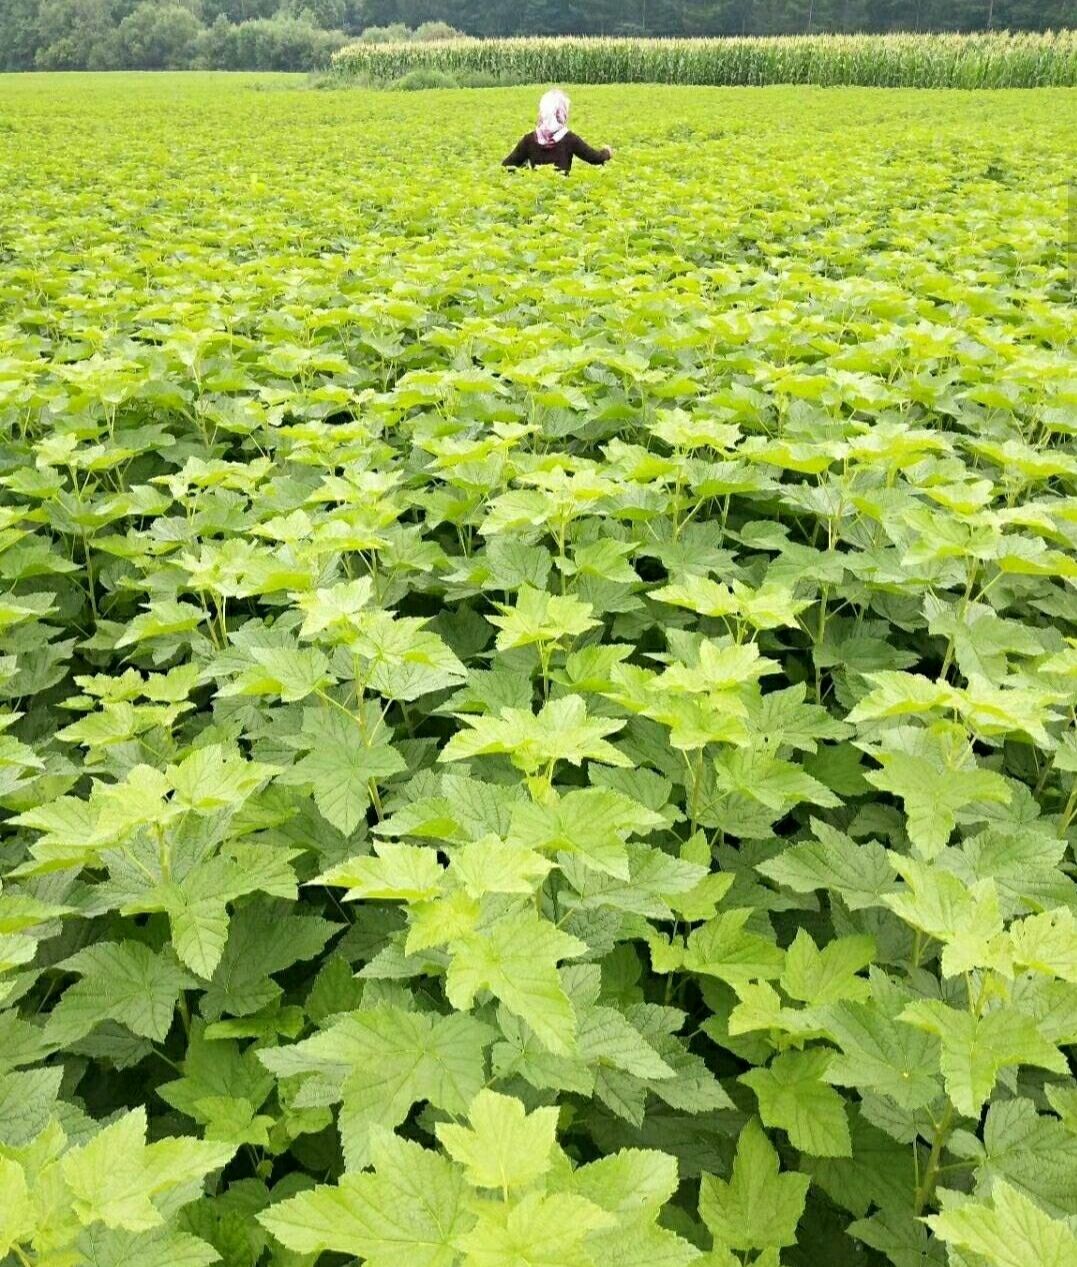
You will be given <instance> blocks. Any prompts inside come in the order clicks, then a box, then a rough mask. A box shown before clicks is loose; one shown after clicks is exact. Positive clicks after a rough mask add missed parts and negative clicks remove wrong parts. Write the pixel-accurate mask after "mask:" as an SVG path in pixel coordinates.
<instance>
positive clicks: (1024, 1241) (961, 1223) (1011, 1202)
mask: <svg viewBox="0 0 1077 1267" xmlns="http://www.w3.org/2000/svg"><path fill="white" fill-rule="evenodd" d="M927 1223H928V1226H929V1227H930V1228H931V1230H932V1231H933V1232H934V1233H935V1235H936V1236H937V1237H939V1238H940V1239H941V1240H943V1241H945V1242H946V1243H947V1244H948V1245H954V1246H956V1247H957V1248H958V1249H960V1250H964V1251H968V1252H969V1253H973V1254H980V1255H982V1256H983V1257H984V1258H985V1259H986V1260H987V1262H989V1263H990V1264H991V1267H1028V1264H1029V1263H1036V1264H1037V1265H1038V1267H1069V1264H1071V1263H1072V1262H1074V1260H1075V1259H1077V1233H1075V1232H1074V1231H1073V1229H1072V1228H1071V1227H1070V1226H1069V1225H1068V1224H1067V1223H1065V1222H1063V1221H1062V1220H1061V1219H1053V1218H1051V1216H1050V1215H1049V1214H1045V1213H1044V1211H1043V1210H1041V1209H1040V1208H1039V1206H1037V1205H1036V1204H1035V1203H1034V1202H1032V1201H1030V1200H1029V1199H1028V1197H1026V1196H1023V1195H1022V1194H1021V1193H1020V1192H1018V1191H1017V1189H1016V1188H1013V1187H1011V1186H1010V1185H1009V1184H1008V1183H1005V1182H1004V1181H1002V1180H999V1181H998V1182H997V1183H995V1184H994V1185H993V1187H992V1189H991V1201H990V1202H989V1203H986V1202H977V1201H967V1202H964V1203H963V1204H960V1205H957V1204H955V1205H954V1206H953V1207H952V1208H948V1209H945V1210H943V1212H942V1213H941V1214H936V1215H933V1216H932V1217H930V1218H928V1220H927Z"/></svg>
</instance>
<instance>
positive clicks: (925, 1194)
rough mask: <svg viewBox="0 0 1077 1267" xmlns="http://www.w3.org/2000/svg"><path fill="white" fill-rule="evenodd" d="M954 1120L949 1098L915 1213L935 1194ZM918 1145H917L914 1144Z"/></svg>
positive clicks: (916, 1198) (918, 1196)
mask: <svg viewBox="0 0 1077 1267" xmlns="http://www.w3.org/2000/svg"><path fill="white" fill-rule="evenodd" d="M953 1120H954V1106H953V1105H952V1104H951V1103H950V1101H949V1100H947V1102H946V1112H945V1113H944V1114H943V1115H942V1121H941V1122H939V1124H938V1125H937V1126H936V1127H935V1137H934V1139H933V1140H932V1141H931V1152H930V1153H929V1154H928V1159H927V1170H925V1171H924V1177H923V1180H922V1181H921V1183H920V1184H919V1186H918V1187H917V1189H916V1196H915V1200H914V1209H913V1213H914V1214H915V1215H917V1216H919V1215H920V1213H921V1212H922V1211H923V1209H924V1206H925V1205H927V1203H928V1202H929V1201H930V1200H931V1198H932V1197H933V1196H934V1195H935V1184H936V1183H937V1181H938V1177H939V1171H940V1166H939V1161H940V1159H941V1157H942V1150H943V1149H944V1148H945V1147H946V1141H947V1140H948V1139H949V1138H950V1128H951V1127H952V1125H953ZM913 1147H914V1148H915V1147H917V1145H915V1144H914V1145H913Z"/></svg>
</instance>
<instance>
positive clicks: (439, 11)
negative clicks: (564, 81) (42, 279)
mask: <svg viewBox="0 0 1077 1267" xmlns="http://www.w3.org/2000/svg"><path fill="white" fill-rule="evenodd" d="M1075 23H1077V7H1075V0H630V3H627V4H626V3H625V0H568V2H566V0H0V71H3V70H29V69H32V68H34V67H37V68H39V69H45V70H49V69H53V70H72V69H88V70H104V69H116V68H124V67H133V68H139V69H146V70H156V69H160V68H162V67H165V68H172V69H186V68H188V67H195V68H218V69H222V70H234V69H236V68H244V69H248V70H278V69H284V70H310V69H313V68H315V67H320V66H322V65H324V64H325V62H326V60H327V59H328V56H329V54H330V53H331V52H332V51H333V49H335V48H338V47H339V46H340V45H341V44H343V43H344V42H345V38H346V34H347V35H351V36H353V37H354V36H356V35H359V34H360V33H363V34H364V36H366V35H367V33H368V32H372V33H373V38H380V39H382V40H384V39H386V38H390V37H392V36H393V35H394V34H395V35H396V36H397V37H398V38H402V37H406V36H407V33H408V32H409V31H416V30H417V31H418V33H419V37H420V38H440V37H442V36H443V35H444V34H445V33H446V31H447V30H449V29H451V28H455V29H459V30H462V31H464V32H466V33H467V34H469V35H486V36H489V35H497V36H503V35H527V34H532V35H534V34H538V35H557V34H560V35H568V34H573V35H576V34H601V35H611V34H621V35H681V36H685V35H774V34H790V33H794V32H795V33H801V32H811V31H891V30H909V31H913V30H915V31H970V30H982V29H985V28H991V27H995V28H998V29H1003V28H1009V29H1012V30H1046V29H1058V28H1060V27H1064V26H1067V25H1069V26H1072V25H1074V24H1075Z"/></svg>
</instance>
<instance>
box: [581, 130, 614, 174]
mask: <svg viewBox="0 0 1077 1267" xmlns="http://www.w3.org/2000/svg"><path fill="white" fill-rule="evenodd" d="M572 152H573V154H575V156H576V157H577V158H582V159H583V161H584V162H585V163H590V164H591V166H592V167H601V166H602V164H603V163H608V162H609V161H610V159H611V158H612V157H613V150H611V149H610V147H609V146H608V145H606V146H603V148H602V149H600V150H596V149H592V148H591V146H590V145H588V144H587V142H586V141H585V140H584V139H583V137H582V136H577V135H576V133H575V132H573V134H572Z"/></svg>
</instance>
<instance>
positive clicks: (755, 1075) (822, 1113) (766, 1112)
mask: <svg viewBox="0 0 1077 1267" xmlns="http://www.w3.org/2000/svg"><path fill="white" fill-rule="evenodd" d="M832 1054H833V1053H831V1052H828V1051H823V1050H822V1049H820V1048H817V1047H816V1048H812V1049H811V1050H810V1051H791V1052H786V1053H785V1054H784V1055H781V1056H776V1057H775V1058H774V1060H773V1061H771V1063H770V1065H769V1066H768V1068H766V1069H749V1070H748V1072H747V1073H743V1074H741V1076H740V1081H741V1082H743V1083H745V1084H746V1085H747V1086H749V1087H751V1088H752V1090H753V1091H754V1092H755V1094H756V1096H757V1098H758V1100H759V1116H760V1117H761V1118H762V1119H763V1122H764V1125H766V1126H770V1127H779V1128H780V1129H781V1130H783V1131H785V1132H786V1133H787V1134H788V1136H789V1142H790V1143H791V1144H793V1145H794V1146H795V1147H796V1148H799V1149H800V1150H801V1152H805V1153H810V1154H811V1155H812V1156H814V1157H849V1156H851V1155H852V1141H851V1139H850V1137H849V1123H848V1121H847V1120H846V1117H845V1102H844V1101H843V1100H842V1098H841V1096H840V1095H839V1094H838V1093H837V1091H835V1090H834V1088H833V1087H830V1086H828V1085H827V1084H826V1083H825V1082H824V1081H823V1074H824V1073H825V1072H826V1069H827V1066H828V1065H829V1064H830V1061H831V1058H832Z"/></svg>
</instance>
